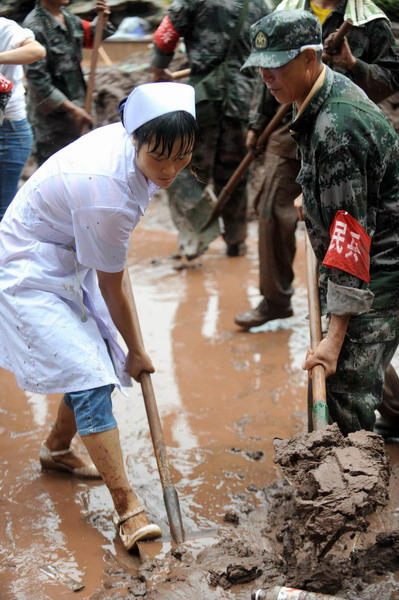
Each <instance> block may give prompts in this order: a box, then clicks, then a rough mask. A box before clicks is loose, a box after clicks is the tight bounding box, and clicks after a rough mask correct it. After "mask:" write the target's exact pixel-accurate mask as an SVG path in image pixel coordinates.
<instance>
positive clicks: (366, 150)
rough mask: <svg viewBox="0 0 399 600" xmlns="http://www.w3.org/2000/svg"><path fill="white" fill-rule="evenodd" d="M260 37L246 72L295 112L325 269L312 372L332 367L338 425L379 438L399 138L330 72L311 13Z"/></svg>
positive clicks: (275, 22)
mask: <svg viewBox="0 0 399 600" xmlns="http://www.w3.org/2000/svg"><path fill="white" fill-rule="evenodd" d="M251 37H252V43H253V50H252V53H251V55H250V57H249V58H248V60H247V61H246V63H245V65H244V66H250V67H253V66H258V67H260V74H261V77H262V79H263V81H264V83H265V85H266V86H267V87H268V89H269V90H270V91H271V93H272V94H273V95H274V97H275V98H276V100H277V101H278V102H281V103H282V104H287V103H292V102H294V103H295V118H294V120H293V122H292V123H291V124H290V129H291V131H292V132H293V138H294V140H295V141H296V143H297V144H298V147H299V150H300V155H301V169H300V173H299V176H298V182H299V183H300V185H301V186H302V191H303V207H302V209H303V215H304V219H305V224H306V228H307V231H308V234H309V238H310V241H311V244H312V247H313V249H314V251H315V254H316V256H317V259H318V261H319V263H323V266H322V271H321V278H320V284H319V285H320V288H321V295H322V305H323V306H324V307H325V309H326V311H327V313H328V314H329V315H330V321H329V327H328V331H327V333H326V336H325V337H324V339H323V340H322V341H321V342H320V343H319V344H318V346H317V348H316V350H315V352H312V351H311V350H310V351H309V352H308V354H307V356H306V359H305V363H304V368H305V369H312V368H313V367H314V366H315V365H316V364H322V365H323V367H324V369H325V373H326V376H327V377H328V379H327V403H328V407H329V411H330V416H331V418H332V419H333V420H334V421H336V422H337V423H338V425H339V427H340V429H341V430H342V432H343V433H345V434H346V433H348V432H350V431H356V430H358V429H367V430H372V429H373V427H374V422H375V413H374V411H375V409H376V408H378V406H379V404H380V402H381V398H382V389H383V381H384V374H385V370H386V369H387V367H388V365H389V363H390V360H391V358H392V356H393V355H394V353H395V351H396V348H397V346H398V343H399V296H398V293H397V290H398V286H399V138H398V136H397V134H396V132H395V131H394V129H393V127H392V126H391V125H390V123H389V122H388V120H387V118H386V117H385V115H384V114H383V113H382V111H381V110H380V109H379V108H378V107H377V106H376V105H375V104H374V103H373V102H372V101H371V100H370V99H369V98H368V97H367V95H366V94H365V93H364V92H363V91H362V90H361V89H360V88H359V87H358V86H356V85H355V84H354V83H352V82H351V81H350V80H349V79H348V78H347V77H345V76H343V75H341V74H338V73H334V72H333V71H332V70H331V69H330V68H329V67H328V66H325V65H323V63H322V61H321V49H322V40H321V26H320V23H319V21H318V20H317V18H316V17H315V16H313V15H312V14H311V13H309V12H307V11H302V10H287V11H284V10H282V11H276V12H274V13H272V14H271V15H269V16H267V17H265V18H264V19H262V20H261V21H259V22H258V23H257V24H256V25H254V26H253V28H252V31H251Z"/></svg>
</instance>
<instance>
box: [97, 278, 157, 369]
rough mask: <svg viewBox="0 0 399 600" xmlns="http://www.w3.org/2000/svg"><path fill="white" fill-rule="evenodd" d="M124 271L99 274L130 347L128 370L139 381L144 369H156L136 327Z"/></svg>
mask: <svg viewBox="0 0 399 600" xmlns="http://www.w3.org/2000/svg"><path fill="white" fill-rule="evenodd" d="M123 273H124V271H119V272H118V273H105V272H104V271H97V276H98V283H99V286H100V290H101V293H102V295H103V298H104V300H105V303H106V305H107V307H108V310H109V312H110V315H111V318H112V320H113V322H114V324H115V326H116V328H117V329H118V331H119V333H120V334H121V336H122V337H123V339H124V341H125V343H126V345H127V348H128V355H127V358H126V371H127V373H129V375H130V376H131V377H133V378H134V379H135V380H136V381H138V380H139V376H140V373H141V372H142V371H147V372H149V373H153V372H154V371H155V369H154V366H153V364H152V362H151V359H150V357H149V356H148V354H147V353H146V351H145V350H144V347H143V343H142V340H141V336H140V334H139V332H138V331H137V328H136V327H134V322H133V318H132V310H131V308H130V304H129V298H128V295H127V293H126V292H125V290H124V286H123Z"/></svg>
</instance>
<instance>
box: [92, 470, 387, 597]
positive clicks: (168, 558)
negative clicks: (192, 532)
mask: <svg viewBox="0 0 399 600" xmlns="http://www.w3.org/2000/svg"><path fill="white" fill-rule="evenodd" d="M254 493H255V494H256V496H257V498H258V499H259V500H261V505H260V506H259V507H257V508H254V505H253V500H254V498H253V494H254ZM239 502H240V505H237V508H236V516H235V517H236V518H234V519H232V518H231V517H232V515H231V511H230V513H229V518H228V519H226V520H227V521H229V523H230V525H229V527H226V528H225V529H223V531H221V532H220V537H219V540H218V541H217V543H215V544H214V545H212V546H210V547H205V548H204V549H203V550H202V551H200V552H199V553H198V550H196V551H194V550H193V549H192V548H191V547H190V541H188V542H186V543H185V544H183V545H181V546H180V547H177V548H174V549H172V550H171V551H169V552H168V553H167V554H166V555H165V556H163V557H162V558H159V559H151V560H147V561H145V562H143V563H142V565H141V567H140V568H139V569H138V571H137V572H136V573H135V574H133V573H132V572H131V571H129V569H128V568H126V571H125V577H126V587H125V589H124V590H121V589H120V583H121V578H123V571H124V570H123V569H122V568H121V565H113V567H111V568H110V569H109V577H110V580H109V583H108V586H109V588H110V589H109V590H108V592H107V593H101V594H98V595H96V596H95V597H93V599H92V600H110V599H112V600H122V598H123V599H125V600H127V599H128V600H132V599H133V598H138V597H143V598H145V600H222V599H226V598H230V599H235V600H244V599H247V600H249V599H250V597H251V591H252V590H253V589H258V588H261V587H263V588H269V587H273V586H275V585H276V586H279V585H287V586H292V587H298V588H302V589H306V590H308V591H314V592H319V593H324V594H333V595H337V596H340V597H343V598H347V599H348V600H370V599H371V598H378V600H389V599H392V598H396V597H398V595H397V594H398V593H399V587H398V582H397V580H396V579H395V577H394V575H393V573H394V572H395V571H396V570H397V569H398V568H399V531H393V532H390V533H379V534H377V535H376V536H375V539H374V541H372V542H371V543H369V544H368V545H365V544H364V543H362V540H360V539H359V536H361V535H363V534H362V533H358V534H357V535H355V534H354V533H351V534H347V536H346V538H345V539H344V538H342V539H341V540H340V541H339V542H337V544H336V545H335V547H334V549H333V550H330V551H329V552H327V553H325V554H324V556H323V557H320V555H319V553H318V545H317V544H315V543H314V541H312V540H311V539H310V538H309V535H308V532H307V525H306V522H304V520H303V518H302V517H301V516H300V515H299V513H298V505H297V500H296V495H295V490H294V489H293V487H292V486H291V485H290V484H289V483H288V482H287V481H286V480H284V479H280V480H276V481H275V482H274V483H272V484H270V485H268V486H267V487H265V488H263V489H260V490H257V491H256V492H255V491H253V492H252V494H251V493H248V495H243V496H242V497H241V499H240V500H239ZM199 536H200V532H199ZM199 539H200V538H199ZM114 578H116V579H117V580H118V582H119V583H118V587H119V590H118V591H117V592H116V590H115V589H112V579H114Z"/></svg>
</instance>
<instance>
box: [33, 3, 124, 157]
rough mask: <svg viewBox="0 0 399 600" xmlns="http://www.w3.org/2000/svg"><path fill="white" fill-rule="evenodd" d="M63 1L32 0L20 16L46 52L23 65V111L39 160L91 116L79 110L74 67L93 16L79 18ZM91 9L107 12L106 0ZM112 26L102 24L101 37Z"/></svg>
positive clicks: (81, 91)
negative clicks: (33, 4)
mask: <svg viewBox="0 0 399 600" xmlns="http://www.w3.org/2000/svg"><path fill="white" fill-rule="evenodd" d="M68 4H69V0H37V2H36V7H35V8H34V9H33V10H32V11H31V12H30V13H29V14H28V15H27V17H26V18H25V20H24V23H23V25H24V27H28V28H29V29H31V30H32V31H33V32H34V33H35V36H36V39H37V40H38V41H39V42H40V43H41V44H42V45H43V46H44V47H45V48H46V50H47V56H46V58H45V59H43V60H40V61H38V62H36V63H34V64H32V65H30V66H29V67H26V78H27V84H28V116H29V119H30V121H31V123H32V128H33V133H34V138H35V154H36V159H37V162H38V164H39V165H41V164H42V163H43V162H44V161H45V160H47V159H48V158H49V156H51V155H52V154H54V152H57V150H60V149H61V148H63V147H64V146H66V145H67V144H70V143H71V142H73V141H74V140H76V139H77V138H78V137H79V136H80V134H81V131H82V127H83V125H84V124H87V123H89V124H91V123H92V122H93V119H92V117H91V116H90V115H89V114H88V113H87V112H86V111H85V110H84V108H82V107H83V105H84V101H85V94H86V84H85V80H84V76H83V72H82V68H81V66H80V63H81V60H82V48H91V46H92V42H93V39H94V32H95V27H96V22H97V19H94V21H93V22H91V23H90V22H89V21H84V20H82V19H80V18H79V17H77V16H75V15H73V14H71V13H70V12H69V11H67V10H66V9H65V8H63V7H64V6H66V5H68ZM95 10H96V11H97V12H98V11H100V10H104V11H105V14H106V15H108V14H109V13H110V11H109V8H108V5H107V2H106V0H97V1H96V6H95ZM114 31H115V29H114V27H113V26H112V25H107V26H106V27H105V28H104V35H103V37H104V38H106V37H108V36H110V35H112V33H114Z"/></svg>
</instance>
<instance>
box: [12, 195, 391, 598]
mask: <svg viewBox="0 0 399 600" xmlns="http://www.w3.org/2000/svg"><path fill="white" fill-rule="evenodd" d="M250 229H251V231H250V238H249V251H248V254H247V256H245V257H239V258H227V257H226V256H225V254H224V253H225V247H224V243H223V242H222V241H221V240H216V241H215V242H214V243H213V244H212V246H211V248H210V249H209V251H208V252H207V253H206V254H205V255H204V256H202V257H201V259H200V261H199V262H200V263H201V265H202V266H201V267H198V268H196V269H184V268H182V269H176V268H175V267H176V264H178V263H179V262H181V261H179V260H177V259H173V258H171V256H172V255H173V254H174V253H175V251H176V235H175V233H174V232H173V228H172V227H171V224H170V219H169V213H168V209H167V207H166V205H165V202H164V200H163V198H159V199H155V200H154V202H153V204H152V206H151V208H150V209H149V212H148V214H147V215H146V217H145V218H144V220H143V222H142V224H141V225H140V226H139V228H138V229H137V231H136V232H135V233H134V234H133V236H132V244H131V252H130V258H129V261H130V275H131V280H132V284H133V287H134V292H135V298H136V303H137V309H138V312H139V317H140V322H141V328H142V331H143V337H144V340H145V345H146V348H147V351H148V352H149V354H150V355H151V357H152V359H153V361H154V364H155V366H156V368H157V372H156V374H155V375H154V376H153V384H154V389H155V394H156V397H157V402H158V406H159V411H160V414H161V419H162V424H163V428H164V434H165V440H166V444H167V448H168V454H169V459H170V463H171V466H172V471H173V477H174V481H175V485H176V488H177V491H178V494H179V499H180V504H181V508H182V513H183V522H184V526H185V529H186V532H187V534H188V535H189V539H188V541H187V542H186V543H185V544H183V546H182V547H179V548H176V547H175V546H174V545H173V544H172V543H171V542H170V541H168V535H169V529H168V524H167V521H166V515H165V508H164V505H163V500H162V489H161V486H160V483H159V477H158V472H157V467H156V463H155V459H154V454H153V450H152V444H151V439H150V435H149V430H148V424H147V420H146V415H145V409H144V405H143V400H142V397H141V392H140V388H139V386H138V385H135V386H134V388H133V389H131V390H129V392H128V396H127V397H125V396H123V395H122V394H119V393H118V394H116V395H115V399H114V406H115V414H116V418H117V420H118V423H119V426H120V433H121V439H122V446H123V451H124V455H125V457H126V462H127V469H128V473H129V477H130V479H131V481H132V483H133V485H134V487H135V489H136V491H137V493H138V495H139V496H140V498H141V499H142V502H143V503H144V505H145V506H146V509H147V511H148V513H149V515H150V517H151V518H152V519H154V520H155V521H156V522H158V523H159V524H160V525H161V527H162V529H163V532H164V534H165V539H166V541H165V542H164V543H159V544H151V545H150V546H151V547H148V550H146V549H144V551H143V555H142V558H141V559H140V557H139V556H138V555H129V554H127V553H126V552H125V551H124V549H123V547H122V545H121V543H120V541H119V539H118V537H117V536H116V535H115V531H114V528H113V525H112V522H111V511H112V504H111V500H110V497H109V494H108V492H107V490H106V488H105V486H104V485H102V484H101V483H89V484H88V483H86V482H80V481H78V480H73V479H72V478H70V477H68V476H66V475H63V474H43V473H41V472H40V468H39V464H38V459H37V455H38V451H39V445H40V442H41V440H42V439H43V438H44V437H45V436H46V435H47V432H48V429H49V427H50V426H51V424H52V422H53V420H54V418H55V412H56V408H57V403H58V400H59V396H57V395H49V396H36V395H32V394H26V393H24V392H23V391H21V390H19V389H18V388H17V386H16V384H15V382H14V379H13V377H12V376H11V375H10V374H8V373H6V372H4V371H2V372H1V373H0V380H1V385H0V411H1V429H0V451H1V462H2V470H1V500H0V502H1V504H0V508H1V514H2V518H1V524H0V540H1V549H0V557H1V561H0V586H1V593H0V598H1V600H31V599H32V598H33V599H35V600H48V599H57V600H58V599H65V600H72V598H82V599H87V600H119V599H122V598H129V599H132V598H140V597H143V598H145V600H152V599H154V600H155V599H162V600H163V599H165V600H166V599H167V600H174V599H176V600H177V599H179V600H180V599H183V598H184V599H193V600H194V599H195V600H202V599H203V600H208V599H209V600H218V599H236V600H244V599H248V600H249V598H250V593H251V590H252V589H254V588H258V587H265V586H267V587H268V586H272V585H284V584H287V585H295V586H297V587H301V586H302V587H307V589H312V590H316V591H323V592H324V593H327V592H329V593H337V592H339V595H340V596H343V597H344V598H348V599H350V600H357V599H366V598H367V599H369V598H377V597H378V598H379V599H383V600H385V599H386V600H388V598H392V599H394V598H397V597H399V588H398V582H397V579H396V574H395V573H396V569H397V566H398V564H397V556H398V544H399V542H398V534H397V532H396V533H395V530H397V529H398V528H399V526H398V519H397V516H398V511H399V509H398V506H397V505H398V498H399V489H398V487H399V486H398V480H397V474H398V452H397V448H396V447H394V446H389V447H387V448H388V451H389V453H390V457H391V465H392V467H393V472H392V475H391V484H390V501H389V503H388V505H387V506H386V507H384V508H382V509H381V510H380V509H379V510H378V511H377V512H376V513H375V514H373V515H371V517H370V519H369V521H370V525H369V527H368V529H367V531H366V532H361V533H360V534H358V533H356V532H349V533H345V534H344V535H343V536H342V537H341V539H340V540H339V541H337V543H336V544H335V546H334V548H333V549H332V550H331V551H330V552H329V553H327V554H326V556H325V557H324V558H323V559H322V560H319V559H318V557H317V551H318V549H317V548H316V546H315V544H313V543H311V542H310V541H309V539H308V538H307V537H306V523H305V522H304V521H303V520H302V519H300V518H299V516H298V513H297V510H296V505H295V503H294V499H293V494H292V488H291V486H289V484H288V483H287V482H286V481H285V480H284V479H282V474H281V471H280V468H279V466H278V465H276V464H275V463H274V448H273V443H272V441H273V438H275V437H282V438H288V437H289V436H291V435H293V434H295V433H299V432H302V431H304V430H305V429H306V377H305V375H304V373H303V372H302V371H301V369H300V366H301V362H302V359H303V356H304V354H305V350H306V348H307V346H308V330H307V323H306V319H305V317H306V312H307V308H306V291H305V280H304V277H305V275H304V272H305V269H304V253H303V235H302V231H301V230H298V254H297V258H296V263H295V272H296V281H295V287H296V294H295V297H294V312H295V316H294V317H292V318H290V319H286V320H284V321H276V322H273V323H269V324H267V325H265V326H263V327H260V328H257V329H254V330H252V331H251V332H243V331H240V330H239V329H238V328H237V327H236V326H235V325H234V321H233V319H234V315H235V314H236V313H237V312H241V311H242V310H245V309H246V308H247V306H248V298H250V299H251V302H252V303H253V305H255V304H256V302H257V300H258V291H257V240H256V226H255V224H254V223H252V224H251V228H250ZM215 530H216V531H217V535H214V533H213V532H214V531H215ZM392 532H394V533H392ZM43 565H52V566H53V567H55V568H56V570H57V571H58V572H59V573H60V574H62V575H66V576H68V577H70V578H72V579H74V580H76V581H78V582H81V583H82V584H83V585H84V586H85V588H84V589H82V590H81V591H79V592H72V591H71V590H70V589H69V588H68V587H67V586H66V585H65V582H61V581H55V580H53V579H51V578H50V577H48V576H47V575H46V574H45V573H43V572H42V571H41V570H40V568H41V567H42V566H43Z"/></svg>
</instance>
